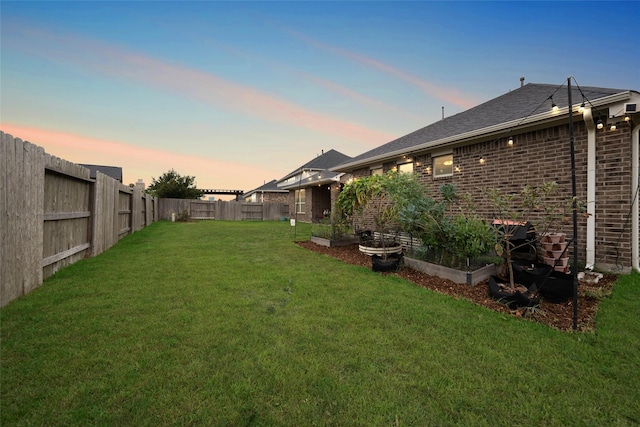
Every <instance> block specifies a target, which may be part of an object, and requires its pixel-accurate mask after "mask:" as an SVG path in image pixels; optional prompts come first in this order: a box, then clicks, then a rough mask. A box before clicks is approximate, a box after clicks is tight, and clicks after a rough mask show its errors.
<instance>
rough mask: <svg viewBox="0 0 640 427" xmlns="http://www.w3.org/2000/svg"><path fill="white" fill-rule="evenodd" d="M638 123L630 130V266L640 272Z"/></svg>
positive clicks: (639, 158) (639, 139)
mask: <svg viewBox="0 0 640 427" xmlns="http://www.w3.org/2000/svg"><path fill="white" fill-rule="evenodd" d="M639 134H640V125H638V126H636V127H634V128H633V130H632V131H631V188H633V190H634V191H633V193H631V197H632V199H631V200H632V201H633V204H632V205H631V266H632V268H633V269H634V270H636V271H637V272H639V273H640V253H639V252H640V247H639V246H640V224H639V222H640V220H639V219H638V215H639V214H640V208H639V207H638V204H639V201H638V196H639V195H638V191H639V189H638V187H639V186H640V169H639V166H640V137H639Z"/></svg>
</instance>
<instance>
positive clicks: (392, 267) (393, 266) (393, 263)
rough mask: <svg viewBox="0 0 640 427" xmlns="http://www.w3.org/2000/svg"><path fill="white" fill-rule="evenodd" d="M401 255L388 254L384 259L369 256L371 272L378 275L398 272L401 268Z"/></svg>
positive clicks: (377, 256)
mask: <svg viewBox="0 0 640 427" xmlns="http://www.w3.org/2000/svg"><path fill="white" fill-rule="evenodd" d="M402 261H403V255H402V254H401V253H399V254H388V255H387V256H386V257H383V256H381V255H372V256H371V270H373V271H377V272H380V273H383V272H393V271H398V270H399V269H400V267H402Z"/></svg>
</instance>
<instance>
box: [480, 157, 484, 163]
mask: <svg viewBox="0 0 640 427" xmlns="http://www.w3.org/2000/svg"><path fill="white" fill-rule="evenodd" d="M480 164H481V165H484V157H482V156H480Z"/></svg>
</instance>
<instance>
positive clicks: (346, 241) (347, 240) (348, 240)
mask: <svg viewBox="0 0 640 427" xmlns="http://www.w3.org/2000/svg"><path fill="white" fill-rule="evenodd" d="M311 241H312V242H313V243H315V244H316V245H320V246H326V247H328V248H332V247H336V246H348V245H352V244H354V243H358V238H357V237H341V238H339V239H325V238H324V237H317V236H311Z"/></svg>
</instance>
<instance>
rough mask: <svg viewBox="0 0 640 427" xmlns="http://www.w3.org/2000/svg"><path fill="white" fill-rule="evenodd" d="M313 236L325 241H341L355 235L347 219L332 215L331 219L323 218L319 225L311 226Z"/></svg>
mask: <svg viewBox="0 0 640 427" xmlns="http://www.w3.org/2000/svg"><path fill="white" fill-rule="evenodd" d="M311 235H312V236H316V237H321V238H323V239H330V240H335V239H340V238H341V237H347V236H351V235H353V232H352V230H351V225H350V224H349V221H348V220H347V218H345V217H344V216H343V217H338V215H332V216H331V218H323V219H322V221H320V222H319V223H317V224H312V225H311Z"/></svg>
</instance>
